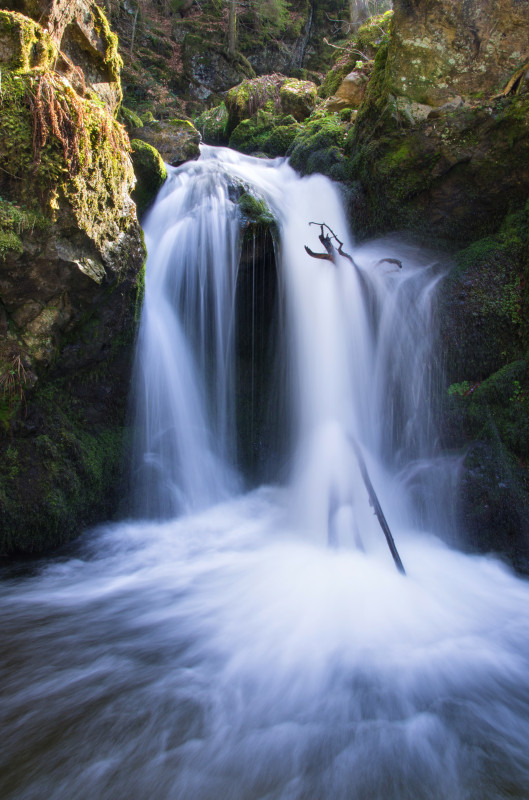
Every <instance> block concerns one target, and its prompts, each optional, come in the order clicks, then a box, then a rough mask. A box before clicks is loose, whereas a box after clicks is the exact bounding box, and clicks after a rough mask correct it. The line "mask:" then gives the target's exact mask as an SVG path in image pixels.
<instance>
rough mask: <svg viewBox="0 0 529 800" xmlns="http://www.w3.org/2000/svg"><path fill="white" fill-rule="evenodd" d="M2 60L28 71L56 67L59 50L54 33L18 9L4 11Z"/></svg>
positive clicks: (0, 45)
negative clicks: (51, 34) (51, 33)
mask: <svg viewBox="0 0 529 800" xmlns="http://www.w3.org/2000/svg"><path fill="white" fill-rule="evenodd" d="M0 54H1V55H0V63H1V64H2V66H3V67H4V68H7V69H10V70H15V71H21V72H26V71H27V70H29V69H32V68H35V67H40V68H43V69H46V68H49V67H51V66H52V64H53V63H54V61H55V60H56V59H57V57H58V50H57V48H56V46H55V44H54V42H53V41H52V39H51V37H50V35H49V34H48V33H47V32H46V31H44V29H43V28H42V27H41V26H40V25H38V24H37V23H36V22H33V20H31V19H29V18H28V17H25V16H23V15H22V14H18V13H17V12H11V11H1V10H0Z"/></svg>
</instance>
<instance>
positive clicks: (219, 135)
mask: <svg viewBox="0 0 529 800" xmlns="http://www.w3.org/2000/svg"><path fill="white" fill-rule="evenodd" d="M195 127H196V128H197V130H198V131H199V132H200V134H201V136H202V140H203V142H204V143H205V144H211V145H226V144H228V139H229V137H228V135H227V127H228V109H227V108H226V104H225V103H220V105H218V106H215V107H214V108H210V109H206V111H203V112H202V114H200V115H199V116H198V117H197V118H196V120H195Z"/></svg>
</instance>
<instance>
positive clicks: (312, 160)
mask: <svg viewBox="0 0 529 800" xmlns="http://www.w3.org/2000/svg"><path fill="white" fill-rule="evenodd" d="M349 127H350V126H349V125H348V123H346V122H343V121H342V120H341V119H340V117H339V116H338V115H336V114H329V115H321V116H320V115H317V116H315V117H314V118H313V119H309V120H307V121H306V122H305V124H304V125H303V126H302V127H301V129H300V130H299V132H298V135H297V136H296V138H295V139H294V141H293V143H292V144H291V145H290V147H289V149H288V152H287V155H288V156H289V157H290V164H291V166H292V167H293V168H294V169H295V170H297V171H298V172H301V174H303V175H310V174H311V173H313V172H322V173H324V174H326V175H330V176H331V177H335V178H336V179H337V180H340V179H341V177H338V176H337V175H331V171H332V170H333V169H334V171H335V173H336V172H337V171H339V169H338V165H341V166H344V165H343V164H342V162H343V161H344V157H343V146H344V141H345V137H346V135H347V131H348V130H349Z"/></svg>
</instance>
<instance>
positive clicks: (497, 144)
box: [346, 0, 529, 243]
mask: <svg viewBox="0 0 529 800" xmlns="http://www.w3.org/2000/svg"><path fill="white" fill-rule="evenodd" d="M493 5H494V8H493V7H492V6H493ZM474 16H475V18H476V23H475V25H474V27H473V28H472V26H471V25H470V24H469V19H470V17H474ZM499 19H501V20H503V23H504V25H505V35H503V34H502V36H500V35H499V33H498V31H499V30H500V29H501V30H503V28H502V27H501V25H499V24H498V20H499ZM491 20H494V23H492V22H491ZM498 25H499V26H498ZM496 26H498V27H496ZM472 30H474V33H472ZM476 36H477V37H478V38H477V39H476V38H475V37H476ZM528 36H529V20H528V19H527V18H526V17H525V16H524V15H523V14H521V11H520V8H519V4H518V3H517V2H515V0H502V2H501V3H499V4H492V3H490V2H488V0H475V2H472V3H465V4H454V3H452V2H450V0H416V2H414V3H412V4H410V3H407V2H403V0H397V2H396V3H395V13H394V16H393V19H392V21H391V26H390V30H389V36H388V37H387V39H383V41H382V42H381V45H380V47H379V50H378V52H377V55H376V59H375V66H374V69H373V72H372V75H371V78H370V81H369V84H368V86H367V90H366V95H365V100H364V102H363V103H362V105H361V107H360V110H359V114H358V117H357V120H356V124H355V126H354V130H353V131H352V133H351V134H350V137H349V141H348V146H347V148H346V149H347V152H348V154H349V155H350V157H351V167H352V169H351V173H352V175H353V176H356V177H357V178H358V180H359V182H360V185H361V191H362V192H363V194H364V197H365V198H366V200H367V213H366V214H365V219H366V222H367V223H368V226H369V221H371V222H370V227H368V228H367V230H365V231H364V232H365V233H369V232H374V231H375V230H378V231H380V230H388V229H395V228H408V229H409V228H410V227H415V228H416V229H417V230H420V231H421V232H425V231H426V230H428V231H429V232H430V234H433V235H437V237H438V238H445V239H448V240H450V241H452V242H453V241H454V240H458V241H459V242H461V243H463V242H468V241H471V240H472V239H475V238H479V237H480V236H482V235H484V234H485V233H486V232H488V231H491V230H496V229H497V228H498V227H499V225H500V224H501V220H502V219H503V217H504V216H505V214H506V213H507V212H508V211H509V209H510V207H511V206H513V207H514V206H516V205H519V204H523V203H524V202H525V197H526V196H527V193H528V191H529V171H528V166H527V165H528V164H529V158H528V155H529V151H528V147H529V121H528V120H529V115H528V109H529V107H528V105H527V104H528V102H529V97H528V96H527V95H525V94H524V93H523V91H522V83H521V82H522V79H523V75H524V74H525V72H524V70H523V69H522V70H521V72H520V68H522V67H523V65H524V63H525V61H524V59H526V55H524V53H525V50H524V47H526V45H524V44H523V41H527V37H528ZM524 37H525V38H524ZM478 40H479V42H480V45H479V47H478V46H477V42H478ZM472 42H474V45H472ZM476 48H477V49H476ZM492 61H494V65H493V64H492Z"/></svg>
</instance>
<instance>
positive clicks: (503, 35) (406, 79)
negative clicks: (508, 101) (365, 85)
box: [386, 0, 529, 107]
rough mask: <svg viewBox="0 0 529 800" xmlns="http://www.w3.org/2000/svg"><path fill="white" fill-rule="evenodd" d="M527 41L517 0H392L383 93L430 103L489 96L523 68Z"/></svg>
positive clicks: (528, 25)
mask: <svg viewBox="0 0 529 800" xmlns="http://www.w3.org/2000/svg"><path fill="white" fill-rule="evenodd" d="M528 42H529V16H528V14H527V5H526V4H525V3H522V2H519V0H473V2H465V3H454V2H453V1H452V0H395V2H394V17H393V23H392V31H391V39H390V47H389V53H388V59H387V66H386V79H387V81H388V89H389V92H390V93H391V94H393V95H395V96H405V97H406V98H408V99H409V100H410V101H412V102H416V103H421V104H427V105H430V106H433V107H436V106H441V105H443V104H444V103H446V102H448V101H450V100H451V99H453V98H454V97H455V96H461V97H470V96H474V97H477V96H480V95H482V96H483V95H484V96H487V95H488V96H491V95H494V94H495V93H497V92H498V91H500V90H501V89H502V88H503V87H504V86H505V85H506V83H507V82H508V80H509V78H510V77H511V75H512V73H513V72H515V71H516V70H517V69H519V68H520V67H521V66H522V65H523V64H525V63H527V64H528V67H529V46H528Z"/></svg>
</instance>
